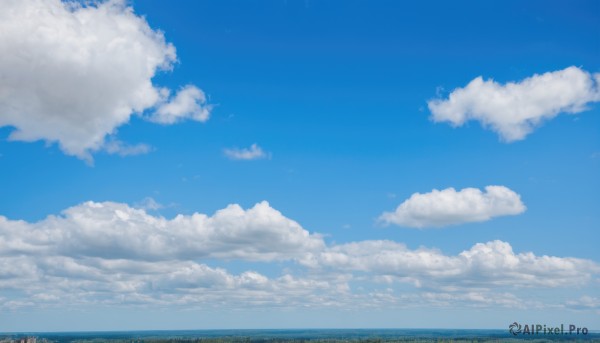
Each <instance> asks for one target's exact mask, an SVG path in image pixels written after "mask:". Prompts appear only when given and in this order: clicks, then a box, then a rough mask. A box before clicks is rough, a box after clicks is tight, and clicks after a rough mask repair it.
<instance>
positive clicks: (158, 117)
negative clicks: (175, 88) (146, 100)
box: [150, 85, 212, 124]
mask: <svg viewBox="0 0 600 343" xmlns="http://www.w3.org/2000/svg"><path fill="white" fill-rule="evenodd" d="M211 109H212V107H211V106H210V105H207V104H206V95H204V92H203V91H202V90H200V89H199V88H198V87H196V86H193V85H187V86H185V87H183V88H182V89H181V90H180V91H179V92H177V95H175V97H174V98H173V99H172V100H171V101H170V102H166V103H162V104H160V106H158V108H157V109H156V112H155V113H154V114H153V115H152V116H151V117H150V120H151V121H153V122H156V123H160V124H173V123H176V122H178V121H181V120H184V119H192V120H196V121H200V122H205V121H207V120H208V118H209V116H210V110H211Z"/></svg>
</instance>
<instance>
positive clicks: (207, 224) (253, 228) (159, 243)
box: [0, 202, 324, 261]
mask: <svg viewBox="0 0 600 343" xmlns="http://www.w3.org/2000/svg"><path fill="white" fill-rule="evenodd" d="M323 246H324V243H323V240H322V238H321V237H320V236H319V235H316V234H310V233H309V232H308V231H306V230H304V229H303V228H302V227H301V226H300V225H299V224H298V223H296V222H295V221H293V220H291V219H288V218H286V217H285V216H283V215H282V214H281V213H280V212H279V211H277V210H275V209H273V208H272V207H270V206H269V204H268V203H267V202H261V203H259V204H256V205H255V206H254V207H252V208H250V209H248V210H244V209H242V208H241V207H240V206H239V205H230V206H228V207H226V208H224V209H222V210H219V211H217V212H216V213H215V214H214V215H213V216H207V215H205V214H200V213H195V214H192V215H189V216H188V215H178V216H176V217H175V218H173V219H166V218H164V217H161V216H153V215H150V214H148V213H146V211H144V210H142V209H135V208H132V207H130V206H128V205H127V204H121V203H114V202H104V203H96V202H86V203H83V204H81V205H78V206H74V207H71V208H69V209H67V210H65V211H63V215H62V216H49V217H47V218H46V219H44V220H42V221H39V222H36V223H27V222H23V221H11V220H8V219H7V218H4V217H2V216H0V254H19V253H22V254H40V255H45V254H60V255H66V256H81V257H83V256H85V257H101V258H107V259H111V258H115V259H116V258H126V259H132V260H168V259H199V258H222V259H245V260H262V261H268V260H277V259H280V260H281V259H291V258H294V257H299V256H301V255H302V254H304V253H306V252H309V251H315V250H320V249H322V248H323Z"/></svg>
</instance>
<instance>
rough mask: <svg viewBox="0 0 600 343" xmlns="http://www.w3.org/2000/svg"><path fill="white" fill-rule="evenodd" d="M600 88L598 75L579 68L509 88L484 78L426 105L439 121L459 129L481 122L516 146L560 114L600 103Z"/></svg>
mask: <svg viewBox="0 0 600 343" xmlns="http://www.w3.org/2000/svg"><path fill="white" fill-rule="evenodd" d="M599 83H600V74H598V73H596V74H593V75H592V74H590V73H588V72H586V71H584V70H582V69H580V68H577V67H569V68H566V69H563V70H559V71H554V72H547V73H544V74H541V75H538V74H534V75H533V76H531V77H529V78H526V79H524V80H522V81H520V82H508V83H506V84H505V85H502V84H499V83H497V82H495V81H494V80H487V81H485V80H483V78H482V77H481V76H480V77H477V78H475V79H473V81H471V82H470V83H469V84H468V85H467V86H466V87H464V88H457V89H455V90H454V91H452V93H450V95H449V97H448V99H434V100H431V101H429V102H428V106H429V110H430V111H431V113H432V116H431V119H432V120H433V121H435V122H449V123H450V124H452V125H453V126H461V125H463V124H464V123H465V122H466V121H469V120H477V121H479V122H480V123H481V124H482V125H483V126H485V127H489V128H490V129H492V130H493V131H495V132H497V133H498V134H499V135H500V137H501V138H502V139H503V140H505V141H507V142H512V141H515V140H520V139H523V138H525V136H527V135H528V134H529V133H531V132H532V131H533V130H534V128H535V127H536V126H538V125H540V124H541V123H542V122H543V121H545V120H549V119H552V118H554V117H556V116H557V115H559V114H560V113H572V114H573V113H579V112H582V111H584V110H586V106H587V105H588V104H589V103H592V102H597V101H600V88H599V87H600V86H599Z"/></svg>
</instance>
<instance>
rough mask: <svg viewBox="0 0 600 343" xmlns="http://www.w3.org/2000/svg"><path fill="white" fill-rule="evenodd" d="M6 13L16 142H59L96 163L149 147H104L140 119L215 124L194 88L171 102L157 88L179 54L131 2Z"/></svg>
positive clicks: (7, 101)
mask: <svg viewBox="0 0 600 343" xmlns="http://www.w3.org/2000/svg"><path fill="white" fill-rule="evenodd" d="M2 9H3V10H2V11H1V12H0V32H1V34H0V50H2V51H3V52H5V53H2V54H0V75H2V82H1V83H0V127H2V126H9V127H12V128H14V130H13V131H12V132H11V133H10V136H9V139H10V140H19V141H28V142H30V141H37V140H44V141H46V142H56V143H58V145H59V147H60V149H61V150H62V151H63V152H64V153H66V154H68V155H73V156H77V157H79V158H82V159H87V160H88V161H89V160H91V152H93V151H97V150H101V149H106V150H108V151H109V152H114V151H119V152H122V154H125V155H127V154H132V153H139V152H140V151H142V150H144V149H141V148H137V149H133V150H131V149H129V150H128V149H123V148H120V147H118V146H117V147H116V149H115V145H114V143H112V144H110V143H109V144H106V142H105V137H106V136H107V135H111V134H114V133H115V132H116V130H117V128H118V127H119V126H121V125H123V124H125V123H127V122H128V121H129V119H130V117H131V116H132V115H134V114H138V115H144V113H147V112H150V114H149V115H146V117H147V118H149V119H150V120H153V121H156V122H159V123H163V124H171V123H174V122H177V121H180V120H182V119H192V120H198V121H205V120H207V119H208V116H209V111H210V106H207V105H206V104H205V101H206V99H205V96H204V93H202V91H201V90H199V89H198V88H196V87H195V86H192V85H188V86H186V87H184V88H183V89H181V90H180V91H179V92H178V93H177V94H176V95H175V96H174V97H170V96H169V93H170V91H169V90H168V89H164V88H158V87H156V86H155V85H153V83H152V78H153V76H154V75H155V74H156V72H157V71H160V70H168V69H171V68H172V66H173V63H174V62H175V61H176V53H175V47H174V46H173V45H172V44H170V43H167V42H166V41H165V38H164V36H163V34H162V33H161V32H160V31H157V30H153V29H152V28H151V27H150V26H149V25H148V23H147V22H146V20H145V19H144V18H143V17H141V16H137V15H136V14H135V13H134V12H133V10H132V9H131V8H130V7H127V6H126V5H125V1H122V0H109V1H105V2H91V4H89V5H81V4H80V3H75V2H61V1H60V0H7V1H3V2H2ZM153 111H154V113H152V112H153Z"/></svg>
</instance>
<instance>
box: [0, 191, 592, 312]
mask: <svg viewBox="0 0 600 343" xmlns="http://www.w3.org/2000/svg"><path fill="white" fill-rule="evenodd" d="M153 207H154V206H153ZM234 259H235V260H245V261H243V262H242V264H237V268H239V267H240V266H242V267H244V270H242V271H239V272H237V273H232V272H230V271H228V270H226V269H224V268H223V267H219V265H221V262H222V261H223V260H227V261H228V262H227V263H226V264H225V265H232V263H235V261H231V260H234ZM266 263H270V264H269V265H267V268H265V270H268V271H269V273H270V274H271V275H267V273H264V272H257V271H256V270H255V269H254V268H255V267H257V266H258V267H261V268H264V266H265V264H266ZM211 264H217V266H214V265H212V266H211ZM599 273H600V267H599V266H598V264H597V263H595V262H592V261H589V260H584V259H578V258H572V257H554V256H537V255H534V254H533V253H531V252H523V253H515V252H513V250H512V247H511V246H510V244H509V243H507V242H501V241H491V242H487V243H479V244H475V245H474V246H473V247H471V248H470V249H467V250H465V251H463V252H461V253H458V254H456V255H448V254H444V253H443V252H441V251H439V250H436V249H431V248H419V249H409V248H407V247H406V246H405V245H403V244H401V243H397V242H393V241H358V242H352V243H346V244H339V245H331V246H327V245H326V244H325V243H324V242H323V239H322V238H321V237H320V236H319V235H316V234H311V233H309V232H308V231H307V230H305V229H303V228H302V227H301V226H300V225H299V224H298V223H297V222H295V221H293V220H291V219H289V218H286V217H285V216H284V215H283V214H281V213H280V212H278V211H277V210H275V209H273V208H271V207H270V206H269V205H268V204H267V203H266V202H262V203H259V204H257V205H255V206H254V207H252V208H250V209H246V210H244V209H242V208H241V207H240V206H238V205H230V206H228V207H226V208H224V209H222V210H219V211H217V212H216V213H215V214H213V215H211V216H207V215H204V214H198V213H196V214H192V215H178V216H175V217H174V218H172V219H166V218H163V217H161V216H158V215H150V214H148V213H147V212H145V211H144V210H141V209H136V208H132V207H131V206H129V205H126V204H121V203H114V202H103V203H96V202H87V203H83V204H80V205H77V206H74V207H71V208H69V209H66V210H65V211H63V213H62V214H61V215H59V216H49V217H47V218H45V219H43V220H40V221H38V222H33V223H31V222H27V221H23V220H9V219H7V218H6V217H2V216H0V294H2V296H1V297H0V309H1V310H17V309H19V308H22V307H35V308H41V307H44V306H60V307H61V308H65V307H66V308H68V307H72V306H79V305H81V306H88V305H92V306H97V305H110V306H117V305H118V306H121V305H122V306H128V307H129V306H138V305H139V306H160V307H172V306H178V307H194V306H202V307H211V306H214V307H220V308H222V307H223V306H227V307H228V308H247V307H256V306H259V307H269V308H273V307H294V308H297V307H298V306H302V307H323V306H327V307H331V306H333V307H337V306H341V307H343V308H345V309H347V308H361V307H365V306H367V307H369V306H370V307H376V308H381V307H390V306H392V307H398V306H401V307H413V306H419V307H423V306H452V307H456V306H484V307H491V308H494V307H498V306H507V307H520V306H524V304H527V302H523V301H522V299H520V298H519V297H518V295H514V294H512V293H511V292H512V291H516V292H519V291H520V290H522V289H523V288H527V287H536V288H547V287H569V289H571V288H572V287H573V286H586V285H588V284H589V283H590V281H591V280H592V279H593V278H594V277H596V279H597V276H598V274H599ZM399 283H401V285H400V286H399V287H397V286H398V284H399ZM413 286H414V287H413ZM557 301H559V304H560V303H561V302H560V301H562V300H560V299H559V300H557ZM555 303H556V301H555V302H554V304H555Z"/></svg>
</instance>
